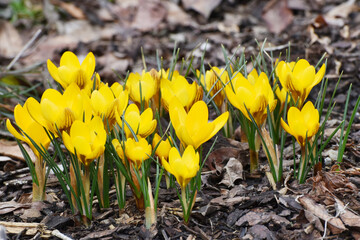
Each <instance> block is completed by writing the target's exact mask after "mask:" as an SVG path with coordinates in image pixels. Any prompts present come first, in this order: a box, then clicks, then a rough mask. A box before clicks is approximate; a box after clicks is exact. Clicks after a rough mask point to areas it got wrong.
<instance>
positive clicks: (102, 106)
mask: <svg viewBox="0 0 360 240" xmlns="http://www.w3.org/2000/svg"><path fill="white" fill-rule="evenodd" d="M113 86H114V87H113ZM113 86H112V87H111V88H110V87H109V86H108V85H107V84H105V85H103V86H102V87H100V89H99V90H94V91H93V92H92V93H91V105H92V109H93V111H94V114H96V115H98V116H100V117H101V118H104V120H105V122H104V124H105V125H106V124H109V127H110V129H111V128H112V126H113V125H114V124H115V122H116V115H118V117H120V116H121V115H122V114H123V112H124V110H125V108H126V106H127V104H128V101H129V95H128V93H127V91H126V90H125V91H122V86H121V85H120V84H119V86H120V87H119V86H117V84H113ZM120 88H121V90H120ZM113 89H114V90H113ZM115 94H116V95H115ZM106 121H107V123H106Z"/></svg>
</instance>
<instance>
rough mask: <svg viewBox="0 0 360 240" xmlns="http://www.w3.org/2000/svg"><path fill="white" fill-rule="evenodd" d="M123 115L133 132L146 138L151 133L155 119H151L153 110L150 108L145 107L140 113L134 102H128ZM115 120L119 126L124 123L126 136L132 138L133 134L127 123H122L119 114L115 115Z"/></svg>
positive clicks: (154, 126)
mask: <svg viewBox="0 0 360 240" xmlns="http://www.w3.org/2000/svg"><path fill="white" fill-rule="evenodd" d="M123 117H124V120H125V121H126V123H127V124H129V125H130V127H131V129H132V130H133V131H134V133H135V134H136V135H139V136H141V137H143V138H146V137H147V136H149V135H150V134H151V133H153V132H154V130H155V128H156V124H157V121H156V119H153V111H152V109H151V108H147V109H145V111H144V112H143V113H141V114H140V111H139V108H138V107H137V106H136V104H130V105H129V106H128V108H127V109H126V110H125V113H124V116H123ZM116 121H117V123H118V124H119V126H120V127H123V125H124V130H125V135H126V137H127V138H132V137H133V134H132V133H131V131H130V129H129V127H128V125H127V124H126V123H125V122H124V123H123V122H122V120H121V118H120V117H119V116H117V117H116Z"/></svg>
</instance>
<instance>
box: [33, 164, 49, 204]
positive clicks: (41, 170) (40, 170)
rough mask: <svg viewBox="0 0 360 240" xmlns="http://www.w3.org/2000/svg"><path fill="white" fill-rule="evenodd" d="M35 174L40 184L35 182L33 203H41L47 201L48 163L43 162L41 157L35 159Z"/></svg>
mask: <svg viewBox="0 0 360 240" xmlns="http://www.w3.org/2000/svg"><path fill="white" fill-rule="evenodd" d="M35 172H36V173H35V174H36V177H37V179H38V184H39V185H36V183H34V182H33V190H32V191H33V198H32V201H33V202H39V201H43V200H45V183H46V179H45V172H46V163H45V162H44V161H43V160H42V158H41V157H36V159H35Z"/></svg>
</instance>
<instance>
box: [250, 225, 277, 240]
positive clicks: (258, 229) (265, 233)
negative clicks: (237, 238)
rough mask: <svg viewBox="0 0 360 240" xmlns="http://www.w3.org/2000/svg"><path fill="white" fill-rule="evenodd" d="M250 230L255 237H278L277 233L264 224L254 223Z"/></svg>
mask: <svg viewBox="0 0 360 240" xmlns="http://www.w3.org/2000/svg"><path fill="white" fill-rule="evenodd" d="M248 232H249V233H250V235H251V236H253V237H254V239H276V237H275V234H274V233H272V232H271V231H270V230H269V229H268V228H267V227H265V226H264V225H258V224H257V225H254V226H252V227H251V228H249V231H248Z"/></svg>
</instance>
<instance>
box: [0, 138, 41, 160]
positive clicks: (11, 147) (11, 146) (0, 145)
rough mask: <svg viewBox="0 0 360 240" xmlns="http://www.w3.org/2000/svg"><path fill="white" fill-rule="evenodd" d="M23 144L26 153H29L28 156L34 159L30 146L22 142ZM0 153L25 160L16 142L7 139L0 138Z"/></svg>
mask: <svg viewBox="0 0 360 240" xmlns="http://www.w3.org/2000/svg"><path fill="white" fill-rule="evenodd" d="M23 146H24V148H25V150H26V151H27V153H28V154H29V156H30V158H31V159H34V161H35V159H36V157H35V155H34V153H33V151H32V150H31V148H30V147H29V146H28V145H26V144H23ZM0 155H3V156H8V157H10V158H15V159H20V160H22V161H24V162H25V159H24V156H23V155H22V153H21V150H20V148H19V146H18V144H17V142H14V141H7V140H4V139H0Z"/></svg>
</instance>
